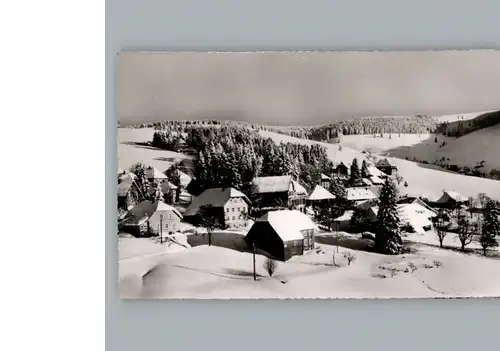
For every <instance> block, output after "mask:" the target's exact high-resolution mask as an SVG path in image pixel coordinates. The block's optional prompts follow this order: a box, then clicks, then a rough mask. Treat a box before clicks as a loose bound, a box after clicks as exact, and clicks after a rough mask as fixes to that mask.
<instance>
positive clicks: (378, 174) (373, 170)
mask: <svg viewBox="0 0 500 351" xmlns="http://www.w3.org/2000/svg"><path fill="white" fill-rule="evenodd" d="M366 168H367V169H368V174H370V176H371V177H386V176H387V175H386V174H385V173H384V172H382V171H381V170H380V169H378V168H377V167H375V166H374V165H372V164H369V165H368V166H366Z"/></svg>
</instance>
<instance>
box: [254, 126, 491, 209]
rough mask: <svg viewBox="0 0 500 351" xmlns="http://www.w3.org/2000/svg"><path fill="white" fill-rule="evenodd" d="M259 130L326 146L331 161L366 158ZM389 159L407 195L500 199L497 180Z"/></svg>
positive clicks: (276, 137) (275, 137)
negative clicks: (445, 192) (446, 194)
mask: <svg viewBox="0 0 500 351" xmlns="http://www.w3.org/2000/svg"><path fill="white" fill-rule="evenodd" d="M260 133H261V134H262V135H263V136H265V137H270V138H272V139H273V140H274V141H275V142H277V143H279V142H281V141H283V142H287V141H291V142H295V143H301V144H306V145H311V144H321V145H323V146H324V147H325V148H326V149H327V153H328V157H329V158H330V159H331V160H332V161H333V162H337V163H338V162H344V163H351V162H352V160H353V158H355V157H356V158H357V159H358V161H360V162H361V161H362V160H363V159H366V156H365V154H363V153H362V152H361V151H359V150H355V149H353V148H350V147H347V146H343V147H342V149H341V150H339V145H338V144H328V143H322V142H317V141H312V140H305V139H298V138H293V137H290V136H287V135H283V134H277V133H273V132H268V131H261V132H260ZM471 135H472V134H471ZM351 137H352V138H355V137H358V138H360V137H367V138H369V137H368V136H366V135H356V136H351ZM375 140H377V139H375ZM457 140H458V139H457ZM362 149H363V148H362ZM478 150H479V149H478ZM478 152H479V151H478ZM390 159H391V161H392V162H393V163H394V164H396V166H397V167H398V168H399V173H400V175H401V176H402V177H403V178H404V180H406V181H407V182H408V187H407V188H405V187H403V183H402V184H401V185H400V190H401V192H402V193H408V194H409V195H411V196H424V197H427V198H429V199H437V198H438V197H440V196H441V195H442V192H443V189H454V190H456V191H458V192H460V193H461V194H462V195H464V196H476V195H477V194H478V193H482V192H484V193H486V194H488V195H489V196H491V197H492V198H494V199H497V200H500V181H496V180H492V179H485V178H478V177H473V176H466V175H462V174H458V173H451V172H447V171H444V170H442V169H441V168H440V167H439V166H434V165H423V164H419V163H416V162H411V161H407V160H404V159H398V158H392V157H391V158H390Z"/></svg>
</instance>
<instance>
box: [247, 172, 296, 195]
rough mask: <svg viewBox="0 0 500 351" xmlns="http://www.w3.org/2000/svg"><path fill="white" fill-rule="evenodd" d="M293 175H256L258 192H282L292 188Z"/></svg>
mask: <svg viewBox="0 0 500 351" xmlns="http://www.w3.org/2000/svg"><path fill="white" fill-rule="evenodd" d="M291 182H292V176H289V175H285V176H273V177H255V178H254V179H253V183H254V184H255V186H256V187H257V193H259V194H265V193H280V192H287V191H288V190H289V189H290V183H291Z"/></svg>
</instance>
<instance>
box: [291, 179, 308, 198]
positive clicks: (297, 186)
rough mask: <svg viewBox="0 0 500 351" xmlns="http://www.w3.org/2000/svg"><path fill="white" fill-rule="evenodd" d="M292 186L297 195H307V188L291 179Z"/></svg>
mask: <svg viewBox="0 0 500 351" xmlns="http://www.w3.org/2000/svg"><path fill="white" fill-rule="evenodd" d="M292 186H293V191H295V194H297V195H304V196H306V195H307V190H306V188H304V187H303V186H302V185H301V184H300V183H299V182H297V181H295V180H292Z"/></svg>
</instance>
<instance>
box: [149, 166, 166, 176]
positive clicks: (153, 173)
mask: <svg viewBox="0 0 500 351" xmlns="http://www.w3.org/2000/svg"><path fill="white" fill-rule="evenodd" d="M146 177H147V178H148V179H151V178H153V179H167V176H166V175H165V174H163V173H162V172H160V170H159V169H158V168H156V167H153V166H151V167H148V168H147V169H146Z"/></svg>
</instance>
